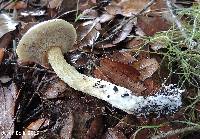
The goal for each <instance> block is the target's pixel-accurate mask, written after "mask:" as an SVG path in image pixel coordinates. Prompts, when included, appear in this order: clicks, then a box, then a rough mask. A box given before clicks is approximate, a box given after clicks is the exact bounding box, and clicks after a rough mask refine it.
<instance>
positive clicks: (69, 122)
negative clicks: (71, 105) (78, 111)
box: [60, 113, 74, 139]
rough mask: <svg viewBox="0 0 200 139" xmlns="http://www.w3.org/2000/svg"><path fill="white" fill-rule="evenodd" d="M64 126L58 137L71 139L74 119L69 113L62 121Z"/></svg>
mask: <svg viewBox="0 0 200 139" xmlns="http://www.w3.org/2000/svg"><path fill="white" fill-rule="evenodd" d="M64 120H65V121H64V126H63V127H62V129H61V131H60V137H61V138H63V139H71V138H72V130H73V127H74V117H73V114H72V113H69V115H68V116H67V118H66V119H64Z"/></svg>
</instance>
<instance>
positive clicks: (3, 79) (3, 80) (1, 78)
mask: <svg viewBox="0 0 200 139" xmlns="http://www.w3.org/2000/svg"><path fill="white" fill-rule="evenodd" d="M10 80H12V78H10V77H9V76H6V75H4V76H0V82H1V83H7V82H9V81H10Z"/></svg>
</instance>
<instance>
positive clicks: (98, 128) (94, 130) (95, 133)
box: [85, 116, 104, 139]
mask: <svg viewBox="0 0 200 139" xmlns="http://www.w3.org/2000/svg"><path fill="white" fill-rule="evenodd" d="M103 126H104V125H103V118H102V116H98V117H95V118H94V120H93V121H92V122H91V124H90V128H89V129H88V131H87V133H86V137H85V139H94V138H99V136H100V135H101V133H102V131H103Z"/></svg>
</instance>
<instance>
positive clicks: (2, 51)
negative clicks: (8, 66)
mask: <svg viewBox="0 0 200 139" xmlns="http://www.w3.org/2000/svg"><path fill="white" fill-rule="evenodd" d="M3 57H4V48H0V64H1V62H2V60H3Z"/></svg>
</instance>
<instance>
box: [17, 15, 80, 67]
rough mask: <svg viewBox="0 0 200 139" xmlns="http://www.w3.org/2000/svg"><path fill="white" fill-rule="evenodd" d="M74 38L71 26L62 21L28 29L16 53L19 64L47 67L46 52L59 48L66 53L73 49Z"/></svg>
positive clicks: (49, 22)
mask: <svg viewBox="0 0 200 139" xmlns="http://www.w3.org/2000/svg"><path fill="white" fill-rule="evenodd" d="M76 38H77V35H76V30H75V28H74V27H73V25H72V24H70V23H68V22H67V21H65V20H62V19H52V20H48V21H44V22H41V23H39V24H37V25H35V26H33V27H32V28H30V29H29V30H28V31H27V32H26V33H25V34H24V36H23V37H22V38H21V40H20V41H19V44H18V46H17V49H16V52H17V55H18V58H19V61H21V62H36V63H38V64H41V65H43V66H48V58H47V52H48V50H49V49H50V48H52V47H60V48H61V51H62V53H66V52H67V51H68V50H69V49H71V48H72V47H73V44H74V42H75V40H76Z"/></svg>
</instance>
